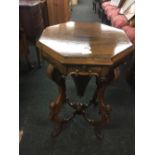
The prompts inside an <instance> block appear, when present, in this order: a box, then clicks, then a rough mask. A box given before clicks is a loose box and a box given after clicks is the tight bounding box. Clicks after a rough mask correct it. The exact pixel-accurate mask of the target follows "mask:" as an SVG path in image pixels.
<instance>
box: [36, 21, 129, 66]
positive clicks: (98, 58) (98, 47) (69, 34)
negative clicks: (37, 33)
mask: <svg viewBox="0 0 155 155" xmlns="http://www.w3.org/2000/svg"><path fill="white" fill-rule="evenodd" d="M37 46H38V47H39V48H40V49H41V51H42V52H43V55H46V56H45V57H48V58H49V57H52V58H53V59H55V60H56V61H58V62H60V63H61V64H86V65H92V64H94V65H111V64H113V63H114V62H115V59H114V58H115V57H117V56H118V55H119V56H120V55H122V54H123V55H124V54H125V53H127V54H128V52H129V51H130V50H131V49H132V43H131V42H130V41H129V39H128V37H127V35H126V34H125V32H124V31H123V30H120V29H117V28H114V27H111V26H108V25H104V24H100V23H84V22H83V23H82V22H72V21H71V22H67V23H62V24H58V25H54V26H49V27H47V28H46V29H45V30H44V31H43V33H42V35H41V37H40V39H39V41H38V43H37ZM123 52H124V53H123Z"/></svg>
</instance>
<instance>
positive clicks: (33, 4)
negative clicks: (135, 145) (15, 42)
mask: <svg viewBox="0 0 155 155" xmlns="http://www.w3.org/2000/svg"><path fill="white" fill-rule="evenodd" d="M19 24H20V25H19V27H20V28H21V29H23V31H24V33H25V35H26V39H27V41H29V42H31V43H32V44H34V45H35V44H36V41H37V40H38V38H39V37H40V34H41V32H42V31H43V29H44V28H45V27H46V26H47V25H48V17H47V7H46V1H45V0H43V1H39V0H32V1H28V0H20V1H19ZM36 51H37V57H38V65H39V66H40V56H39V53H38V50H37V49H36Z"/></svg>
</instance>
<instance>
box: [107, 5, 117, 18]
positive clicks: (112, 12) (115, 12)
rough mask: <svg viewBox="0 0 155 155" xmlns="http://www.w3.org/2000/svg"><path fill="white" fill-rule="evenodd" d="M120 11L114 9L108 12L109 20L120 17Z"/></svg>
mask: <svg viewBox="0 0 155 155" xmlns="http://www.w3.org/2000/svg"><path fill="white" fill-rule="evenodd" d="M119 11H120V9H119V8H116V9H112V10H111V11H108V12H107V19H108V20H111V18H112V17H113V18H114V17H115V16H118V15H119Z"/></svg>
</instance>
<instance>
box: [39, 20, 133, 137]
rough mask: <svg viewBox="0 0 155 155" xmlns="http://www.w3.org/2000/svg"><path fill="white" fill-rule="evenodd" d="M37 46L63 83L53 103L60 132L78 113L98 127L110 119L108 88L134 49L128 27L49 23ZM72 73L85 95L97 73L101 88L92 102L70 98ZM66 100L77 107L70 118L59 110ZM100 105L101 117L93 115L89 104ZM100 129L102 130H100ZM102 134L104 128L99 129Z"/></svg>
mask: <svg viewBox="0 0 155 155" xmlns="http://www.w3.org/2000/svg"><path fill="white" fill-rule="evenodd" d="M37 47H38V48H39V49H40V52H41V54H42V56H43V58H45V59H46V60H47V61H48V62H49V64H50V65H49V66H48V76H49V78H51V79H52V80H54V81H55V82H56V84H57V85H58V87H59V95H58V97H57V98H56V100H55V102H54V103H51V104H50V109H51V120H52V121H53V122H55V123H57V124H58V125H59V127H60V128H59V130H57V132H56V133H55V134H54V135H58V134H59V132H60V131H61V129H62V126H63V125H64V123H67V122H68V121H69V120H71V119H73V117H74V116H75V115H82V116H83V117H84V119H85V120H86V121H88V123H89V124H91V125H92V126H94V129H95V131H101V130H99V129H102V126H104V125H106V124H108V123H109V121H110V110H111V108H110V106H109V105H107V104H105V102H104V92H105V90H106V88H107V86H108V85H109V84H110V82H111V81H112V80H113V78H114V69H115V68H116V67H118V65H119V64H120V63H122V62H123V60H124V58H125V57H126V56H127V55H128V54H129V53H131V52H132V51H133V48H134V47H133V45H132V43H131V42H130V41H129V39H128V38H127V36H126V35H125V33H124V31H122V30H119V29H116V28H113V27H110V26H107V25H104V24H99V23H82V22H67V23H63V24H59V25H55V26H50V27H47V28H46V29H45V30H44V31H43V33H42V35H41V37H40V39H39V41H38V42H37ZM67 75H71V76H72V78H73V80H74V82H75V85H76V89H77V94H78V96H83V95H84V92H85V88H86V86H87V84H88V81H89V80H90V78H91V77H92V76H95V77H96V84H97V88H96V90H95V92H94V96H92V100H91V101H90V103H87V104H82V103H72V102H70V101H69V99H67V97H66V96H67V94H66V86H65V77H66V76H67ZM63 103H67V104H69V105H70V106H71V107H72V108H73V109H74V110H75V111H74V113H73V114H72V115H71V116H69V117H68V118H61V117H60V116H59V112H60V109H61V106H62V104H63ZM91 104H95V105H98V106H99V114H100V118H99V119H98V120H95V119H90V118H89V117H88V115H87V108H88V107H89V106H90V105H91ZM96 129H98V130H96ZM96 136H97V137H99V138H101V137H100V132H96Z"/></svg>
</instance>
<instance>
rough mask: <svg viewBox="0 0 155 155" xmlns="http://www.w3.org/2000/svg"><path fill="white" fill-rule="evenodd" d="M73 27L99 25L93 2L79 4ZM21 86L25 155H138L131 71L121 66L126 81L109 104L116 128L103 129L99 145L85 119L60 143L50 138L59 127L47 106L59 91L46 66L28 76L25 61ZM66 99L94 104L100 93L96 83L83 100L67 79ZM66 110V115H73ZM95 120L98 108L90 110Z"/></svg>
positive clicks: (116, 86) (109, 95) (116, 85)
mask: <svg viewBox="0 0 155 155" xmlns="http://www.w3.org/2000/svg"><path fill="white" fill-rule="evenodd" d="M71 20H72V21H84V22H85V21H87V22H100V19H99V18H98V16H97V15H96V14H94V12H93V10H92V0H79V4H78V5H77V6H74V7H73V11H72V16H71ZM30 50H31V58H32V59H31V60H32V61H33V63H34V64H35V63H36V55H35V49H34V47H33V46H30ZM20 60H21V61H20V80H19V86H20V88H19V91H20V96H19V104H20V106H19V107H20V109H19V118H20V122H19V126H20V130H23V131H24V134H23V136H22V139H21V142H20V145H19V153H20V155H86V154H89V155H103V154H105V155H134V152H135V135H134V133H135V93H134V90H133V89H131V87H130V86H129V85H128V83H127V82H126V79H125V71H126V69H127V65H122V66H121V67H120V69H121V76H120V78H119V80H118V81H115V82H113V83H112V84H111V86H109V88H108V89H107V91H106V94H105V100H106V102H107V103H109V104H110V105H111V106H112V109H113V110H112V113H111V119H112V120H111V123H110V124H109V125H108V126H107V127H105V128H104V130H103V133H104V138H103V140H102V141H99V140H98V139H97V138H96V136H95V135H94V131H93V128H92V127H91V126H89V125H88V124H87V122H85V120H84V119H83V118H82V117H78V116H77V117H75V119H74V120H73V121H72V122H70V123H69V124H68V125H67V126H66V128H65V129H64V131H63V132H62V133H61V134H60V135H59V136H58V137H56V138H53V137H51V131H52V129H53V127H54V124H52V123H51V122H50V121H49V109H48V103H49V102H52V101H53V100H54V99H55V97H56V96H57V94H58V89H57V86H56V84H55V83H54V82H52V81H51V80H50V79H48V77H47V73H46V70H47V65H48V64H47V62H46V61H44V60H42V68H41V69H37V68H36V69H34V70H31V71H28V70H27V66H26V63H25V60H24V58H21V59H20ZM66 83H67V95H68V96H69V97H70V98H71V99H72V100H75V99H76V100H79V101H83V102H84V103H87V102H89V100H90V96H91V94H92V93H93V90H94V88H95V79H94V78H92V79H91V81H90V82H89V85H88V87H87V89H86V94H85V97H83V98H78V97H77V95H76V92H75V91H74V90H75V89H74V88H75V85H74V83H73V80H72V79H71V77H70V76H68V77H67V82H66ZM70 110H71V109H68V108H67V107H66V106H64V108H63V110H62V112H61V113H62V115H66V113H67V112H70ZM89 110H90V112H91V113H92V114H94V113H95V112H96V111H97V108H93V107H91V108H90V109H89Z"/></svg>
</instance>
